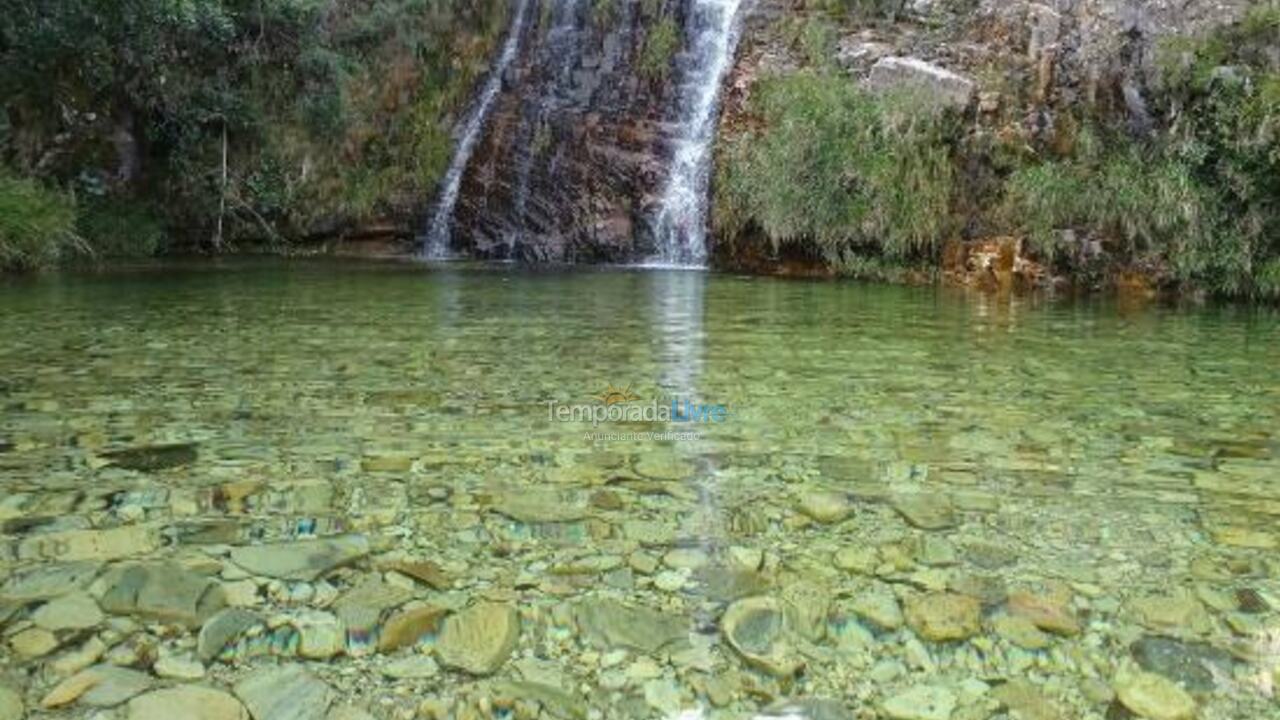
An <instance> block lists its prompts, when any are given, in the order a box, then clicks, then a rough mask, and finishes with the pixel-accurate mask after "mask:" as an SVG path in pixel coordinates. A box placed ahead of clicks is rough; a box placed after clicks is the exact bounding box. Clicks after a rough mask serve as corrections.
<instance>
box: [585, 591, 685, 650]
mask: <svg viewBox="0 0 1280 720" xmlns="http://www.w3.org/2000/svg"><path fill="white" fill-rule="evenodd" d="M575 616H576V619H577V623H578V629H579V630H581V631H582V634H583V635H584V636H585V637H586V639H587V641H588V642H590V643H591V644H592V645H595V646H596V647H598V648H600V649H602V650H607V649H612V648H626V649H628V650H635V651H638V652H643V653H649V654H652V653H656V652H658V651H659V650H661V649H662V648H664V647H666V646H667V645H671V644H673V643H675V642H678V641H680V640H684V639H686V638H687V637H688V634H689V623H688V622H687V621H686V620H684V619H683V618H679V617H676V616H672V615H666V614H663V613H660V612H658V611H656V610H651V609H649V608H646V607H633V606H629V605H624V604H623V603H621V602H618V601H617V600H612V599H607V598H591V599H587V600H583V601H582V602H580V603H579V604H578V606H577V608H576V611H575Z"/></svg>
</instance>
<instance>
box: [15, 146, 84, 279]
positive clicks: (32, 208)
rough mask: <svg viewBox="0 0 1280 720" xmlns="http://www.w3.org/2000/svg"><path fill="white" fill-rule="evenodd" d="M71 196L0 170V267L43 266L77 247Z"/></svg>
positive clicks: (28, 267)
mask: <svg viewBox="0 0 1280 720" xmlns="http://www.w3.org/2000/svg"><path fill="white" fill-rule="evenodd" d="M75 223H76V210H75V204H74V203H73V202H72V201H71V199H70V198H69V197H67V196H65V195H63V194H61V193H59V192H56V191H53V190H49V189H47V188H45V187H43V186H42V185H40V184H39V183H37V182H35V181H34V180H30V179H26V178H19V177H15V176H13V175H11V174H9V173H8V172H7V171H4V170H0V270H12V271H31V270H43V269H46V268H49V267H51V266H53V265H54V264H56V263H57V262H58V261H59V260H60V259H61V258H62V257H63V256H65V255H67V254H68V253H69V252H72V251H75V250H78V249H80V248H81V244H80V241H79V239H78V238H77V237H76V234H75Z"/></svg>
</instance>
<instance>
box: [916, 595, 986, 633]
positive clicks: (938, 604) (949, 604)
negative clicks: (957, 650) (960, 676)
mask: <svg viewBox="0 0 1280 720" xmlns="http://www.w3.org/2000/svg"><path fill="white" fill-rule="evenodd" d="M906 618H907V624H908V625H910V626H911V629H912V630H915V631H916V634H917V635H919V636H920V637H922V638H924V639H925V640H931V641H933V642H949V641H953V640H966V639H968V638H971V637H973V636H974V635H977V634H978V632H979V631H980V630H981V622H982V606H981V605H980V604H979V603H978V601H977V600H976V599H974V598H971V597H969V596H967V595H957V594H956V593H945V592H940V593H929V594H927V595H917V596H915V597H912V598H909V599H908V600H907V610H906Z"/></svg>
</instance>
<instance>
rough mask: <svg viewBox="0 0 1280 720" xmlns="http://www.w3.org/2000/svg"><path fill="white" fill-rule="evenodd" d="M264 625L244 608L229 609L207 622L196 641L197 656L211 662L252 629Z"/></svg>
mask: <svg viewBox="0 0 1280 720" xmlns="http://www.w3.org/2000/svg"><path fill="white" fill-rule="evenodd" d="M261 623H262V619H261V618H259V617H258V616H257V615H256V614H255V613H252V612H250V611H248V610H245V609H243V608H227V609H226V610H223V611H221V612H219V613H217V614H216V615H214V616H213V617H211V618H209V619H208V620H207V621H205V623H204V626H203V627H202V628H200V635H199V637H198V638H197V640H196V656H197V657H199V658H200V659H201V660H202V661H204V662H210V661H212V660H213V659H215V658H216V657H218V656H219V655H221V654H222V651H223V650H225V649H226V648H227V646H228V645H230V644H231V643H232V642H234V641H235V640H236V639H237V638H239V637H240V636H241V635H243V634H244V633H246V632H248V631H249V629H250V628H253V627H256V626H258V625H260V624H261Z"/></svg>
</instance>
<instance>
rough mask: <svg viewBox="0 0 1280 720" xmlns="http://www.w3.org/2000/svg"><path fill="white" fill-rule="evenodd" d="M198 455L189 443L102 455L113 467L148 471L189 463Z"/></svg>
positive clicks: (167, 468)
mask: <svg viewBox="0 0 1280 720" xmlns="http://www.w3.org/2000/svg"><path fill="white" fill-rule="evenodd" d="M198 456H199V452H198V451H197V449H196V446H195V445H194V444H191V443H181V444H173V445H150V446H146V447H136V448H127V449H124V450H116V451H114V452H109V453H104V454H103V455H102V457H103V459H105V460H106V461H107V464H109V465H111V466H113V467H118V468H124V469H126V470H135V471H138V472H148V473H150V472H159V471H161V470H170V469H173V468H178V467H182V466H184V465H190V464H191V463H194V462H195V461H196V458H197V457H198Z"/></svg>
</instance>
